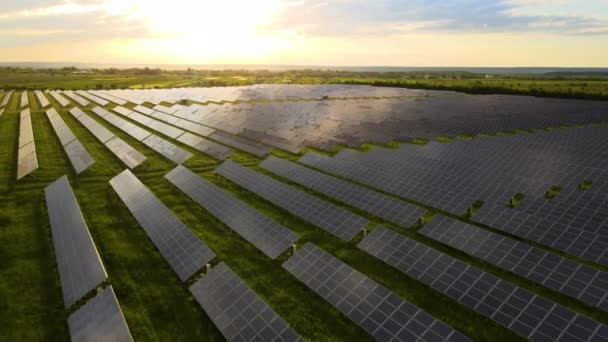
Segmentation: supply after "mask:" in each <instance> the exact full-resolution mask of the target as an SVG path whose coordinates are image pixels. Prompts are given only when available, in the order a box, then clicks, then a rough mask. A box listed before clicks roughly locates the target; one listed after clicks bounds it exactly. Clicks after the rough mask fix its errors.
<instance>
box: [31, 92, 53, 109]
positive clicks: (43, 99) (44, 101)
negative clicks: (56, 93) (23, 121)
mask: <svg viewBox="0 0 608 342" xmlns="http://www.w3.org/2000/svg"><path fill="white" fill-rule="evenodd" d="M34 95H36V98H37V99H38V103H40V107H42V108H46V107H48V106H50V105H51V103H50V102H49V100H48V99H47V98H46V96H44V93H43V92H41V91H40V90H36V91H34Z"/></svg>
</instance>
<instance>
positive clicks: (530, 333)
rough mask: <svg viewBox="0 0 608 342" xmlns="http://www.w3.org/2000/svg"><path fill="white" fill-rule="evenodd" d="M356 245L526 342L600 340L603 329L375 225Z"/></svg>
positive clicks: (606, 332) (605, 333)
mask: <svg viewBox="0 0 608 342" xmlns="http://www.w3.org/2000/svg"><path fill="white" fill-rule="evenodd" d="M359 248H361V249H362V250H364V251H366V252H367V253H369V254H371V255H373V256H375V257H377V258H378V259H380V260H382V261H384V262H386V263H387V264H389V265H391V266H393V267H395V268H397V269H398V270H400V271H401V272H403V273H404V274H407V275H409V276H411V277H413V278H415V279H417V280H419V281H421V282H423V283H425V284H427V285H429V286H431V287H432V288H433V289H435V290H437V291H439V292H441V293H443V294H445V295H447V296H448V297H450V298H452V299H454V300H455V301H458V302H460V303H462V304H464V305H465V306H467V307H470V308H472V309H474V310H475V311H477V312H479V313H481V314H482V315H484V316H486V317H489V318H491V319H493V320H494V321H496V322H498V323H499V324H501V325H503V326H505V327H507V328H509V329H511V330H513V331H515V332H516V333H518V334H519V335H521V336H523V337H526V338H528V339H530V340H532V341H603V340H605V339H606V338H608V327H607V326H605V325H602V324H601V323H598V322H596V321H594V320H591V319H589V318H587V317H585V316H582V315H579V314H576V313H574V312H572V311H571V310H569V309H567V308H565V307H563V306H561V305H558V304H556V303H554V302H552V301H550V300H548V299H545V298H542V297H540V296H537V295H535V294H533V293H530V292H529V291H527V290H526V289H523V288H520V287H518V286H516V285H514V284H512V283H510V282H507V281H505V280H502V279H499V278H497V277H495V276H493V275H491V274H489V273H486V272H483V271H481V270H480V269H478V268H475V267H473V266H469V265H467V264H465V263H464V262H462V261H460V260H458V259H455V258H453V257H451V256H449V255H447V254H443V253H441V252H439V251H437V250H434V249H432V248H430V247H427V246H425V245H423V244H421V243H418V242H416V241H414V240H411V239H408V238H406V237H405V236H402V235H400V234H398V233H396V232H393V231H391V230H389V229H386V228H383V227H379V228H377V229H375V230H374V231H372V232H371V233H370V234H369V235H368V236H366V237H365V238H364V239H363V240H362V241H361V242H360V243H359Z"/></svg>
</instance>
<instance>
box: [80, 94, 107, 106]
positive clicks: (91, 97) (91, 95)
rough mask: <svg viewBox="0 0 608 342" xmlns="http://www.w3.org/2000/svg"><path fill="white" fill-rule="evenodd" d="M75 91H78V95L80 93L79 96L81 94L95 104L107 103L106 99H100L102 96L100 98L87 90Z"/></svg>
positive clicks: (102, 104) (103, 104)
mask: <svg viewBox="0 0 608 342" xmlns="http://www.w3.org/2000/svg"><path fill="white" fill-rule="evenodd" d="M77 93H78V95H80V96H82V97H84V98H87V99H89V100H91V101H93V102H95V103H96V104H98V105H100V106H105V105H107V104H108V103H109V102H108V101H107V100H105V99H102V98H100V97H98V96H95V95H93V94H90V93H88V92H86V91H84V90H79V91H78V92H77Z"/></svg>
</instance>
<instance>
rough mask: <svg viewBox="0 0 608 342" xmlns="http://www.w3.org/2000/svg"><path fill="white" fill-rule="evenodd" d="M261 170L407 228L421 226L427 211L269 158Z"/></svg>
mask: <svg viewBox="0 0 608 342" xmlns="http://www.w3.org/2000/svg"><path fill="white" fill-rule="evenodd" d="M260 166H261V167H262V168H264V169H266V170H268V171H270V172H273V173H275V174H277V175H279V176H282V177H285V178H287V179H289V180H290V181H293V182H296V183H298V184H301V185H303V186H305V187H307V188H310V189H314V190H315V191H318V192H320V193H323V194H324V195H327V196H329V197H332V198H335V199H337V200H339V201H341V202H344V203H347V204H349V205H352V206H353V207H356V208H359V209H361V210H364V211H367V212H369V213H371V214H374V215H376V216H378V217H381V218H383V219H385V220H387V221H390V222H393V223H396V224H398V225H401V226H404V227H409V226H411V225H413V224H415V223H416V222H418V221H419V220H420V218H421V217H422V215H424V212H425V211H426V210H425V209H424V208H421V207H418V206H415V205H412V204H409V203H406V202H403V201H401V200H398V199H396V198H394V197H390V196H387V195H385V194H382V193H379V192H376V191H373V190H370V189H368V188H365V187H363V186H359V185H356V184H353V183H351V182H348V181H345V180H342V179H338V178H335V177H332V176H329V175H326V174H324V173H321V172H318V171H315V170H312V169H309V168H307V167H304V166H300V165H298V164H296V163H291V162H288V161H286V160H283V159H279V158H277V157H273V156H270V157H268V158H266V160H264V161H263V162H262V163H261V164H260Z"/></svg>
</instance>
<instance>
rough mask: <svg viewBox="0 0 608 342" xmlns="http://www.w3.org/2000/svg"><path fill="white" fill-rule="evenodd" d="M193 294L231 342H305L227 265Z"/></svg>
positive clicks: (199, 284)
mask: <svg viewBox="0 0 608 342" xmlns="http://www.w3.org/2000/svg"><path fill="white" fill-rule="evenodd" d="M190 292H192V295H193V296H194V298H195V299H196V301H197V302H198V303H199V304H200V305H201V307H202V308H203V310H205V312H206V313H207V316H209V318H211V320H212V321H213V323H214V324H215V325H216V326H217V327H218V329H219V330H220V332H221V333H222V335H224V337H225V338H226V340H227V341H276V342H280V341H285V342H288V341H289V342H291V341H302V338H300V336H298V334H297V333H296V332H295V331H294V330H293V329H292V328H291V327H290V326H289V325H288V324H287V322H285V320H283V319H282V318H281V317H280V316H279V315H278V314H277V313H276V312H274V310H272V308H271V307H270V306H268V304H266V303H265V302H264V301H263V300H262V299H261V298H260V297H258V295H256V294H255V292H253V291H252V290H251V289H250V288H249V287H248V286H247V284H245V283H244V282H243V281H242V280H241V279H240V278H239V277H238V276H237V275H236V274H235V273H234V272H233V271H232V270H231V269H230V268H229V267H228V266H227V265H226V264H225V263H223V262H222V263H220V264H218V265H217V266H215V267H214V268H213V269H212V270H211V271H210V272H209V273H207V274H206V275H205V276H204V277H202V278H201V279H199V280H198V281H197V282H196V283H194V284H193V285H192V286H190Z"/></svg>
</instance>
